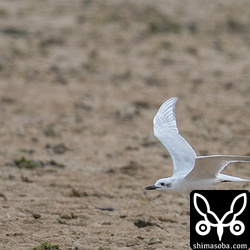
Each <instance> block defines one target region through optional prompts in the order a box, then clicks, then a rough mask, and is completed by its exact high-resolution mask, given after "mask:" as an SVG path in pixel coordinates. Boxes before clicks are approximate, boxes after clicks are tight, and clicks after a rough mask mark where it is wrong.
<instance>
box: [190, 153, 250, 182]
mask: <svg viewBox="0 0 250 250" xmlns="http://www.w3.org/2000/svg"><path fill="white" fill-rule="evenodd" d="M231 162H250V156H237V155H209V156H199V157H197V158H196V159H195V166H194V168H193V169H192V171H191V172H190V173H189V174H188V175H187V177H186V178H187V179H203V178H205V179H206V178H214V177H216V176H217V175H218V174H219V173H220V172H221V171H222V170H223V169H224V168H225V167H226V166H227V165H228V164H229V163H231Z"/></svg>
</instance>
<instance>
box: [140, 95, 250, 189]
mask: <svg viewBox="0 0 250 250" xmlns="http://www.w3.org/2000/svg"><path fill="white" fill-rule="evenodd" d="M177 100H178V98H177V97H173V98H171V99H169V100H167V101H166V102H164V103H163V104H162V105H161V107H160V108H159V110H158V112H157V114H156V115H155V117H154V121H153V123H154V134H155V136H156V137H157V138H158V139H159V141H160V142H161V143H162V144H163V145H164V146H165V147H166V148H167V150H168V151H169V153H170V155H171V157H172V161H173V165H174V170H173V175H172V176H171V177H168V178H162V179H159V180H158V181H156V183H155V184H154V185H151V186H148V187H146V188H145V189H146V190H152V189H157V190H164V191H168V192H173V193H183V192H189V191H192V190H194V189H208V188H210V187H211V186H212V185H214V184H217V183H220V182H232V181H250V180H248V179H242V178H239V177H234V176H230V175H225V174H221V171H222V170H223V169H224V168H225V167H226V166H227V165H228V164H229V163H231V162H250V156H236V155H210V156H197V155H196V153H195V151H194V150H193V149H192V147H191V146H190V145H189V144H188V142H187V141H186V140H185V139H184V138H183V137H182V136H181V135H180V134H179V130H178V128H177V125H176V119H175V105H176V102H177Z"/></svg>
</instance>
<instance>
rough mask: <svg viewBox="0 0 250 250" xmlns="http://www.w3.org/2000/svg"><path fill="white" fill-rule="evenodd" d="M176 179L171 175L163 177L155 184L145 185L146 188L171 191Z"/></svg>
mask: <svg viewBox="0 0 250 250" xmlns="http://www.w3.org/2000/svg"><path fill="white" fill-rule="evenodd" d="M174 181H175V178H172V177H169V178H163V179H159V180H158V181H156V183H155V184H153V185H151V186H147V187H145V189H146V190H164V191H170V190H171V189H172V187H173V183H174Z"/></svg>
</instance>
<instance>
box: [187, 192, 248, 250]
mask: <svg viewBox="0 0 250 250" xmlns="http://www.w3.org/2000/svg"><path fill="white" fill-rule="evenodd" d="M190 247H191V248H192V249H248V248H249V247H250V194H249V192H248V191H246V190H195V191H192V192H191V193H190Z"/></svg>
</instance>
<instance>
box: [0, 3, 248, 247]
mask: <svg viewBox="0 0 250 250" xmlns="http://www.w3.org/2000/svg"><path fill="white" fill-rule="evenodd" d="M249 12H250V2H249V1H244V0H242V1H232V0H225V1H223V0H221V1H198V0H191V1H180V0H172V1H171V0H164V1H163V0H162V1H160V0H156V1H150V0H141V1H122V0H108V1H91V0H73V1H67V0H61V1H59V0H23V1H20V0H11V1H9V0H2V1H1V3H0V35H1V39H0V51H1V53H0V117H1V120H0V145H1V147H0V162H1V163H0V200H1V206H0V227H1V232H0V249H5V250H13V249H21V250H24V249H25V250H26V249H32V248H33V247H35V246H38V245H39V244H40V243H41V242H43V241H49V242H51V243H54V244H58V245H59V247H60V249H65V250H83V249H84V250H85V249H99V250H101V249H102V250H107V249H189V195H188V194H187V195H185V194H183V195H178V196H173V195H169V194H165V193H160V192H146V191H145V190H144V187H145V186H147V185H149V184H153V183H154V182H155V180H157V179H158V178H160V177H164V176H166V177H167V176H169V175H171V172H172V162H171V158H170V157H169V155H168V153H167V151H166V150H165V149H164V147H163V146H162V145H161V144H160V142H158V141H157V140H156V139H155V138H154V136H153V132H152V119H153V117H154V115H155V113H156V111H157V109H158V108H159V106H160V104H161V103H162V102H163V101H165V100H166V99H168V98H170V97H172V96H179V101H178V104H177V108H176V112H177V121H178V126H179V129H180V131H181V133H182V135H183V136H184V137H185V138H186V139H187V140H188V141H189V142H190V144H191V145H192V146H193V148H194V149H195V150H196V152H197V154H198V155H206V154H239V155H250V148H249V145H250V120H249V117H250V98H249V97H250V80H249V79H250V52H249V51H250V32H249V31H250V16H249ZM249 167H250V166H249V164H237V165H235V164H234V165H230V166H229V167H227V169H226V170H225V172H226V173H228V174H232V175H236V176H241V177H246V178H250V170H249V169H250V168H249ZM216 188H217V189H247V190H250V186H249V184H248V185H247V184H244V183H235V184H231V183H230V184H223V185H222V184H220V185H217V186H216Z"/></svg>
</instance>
